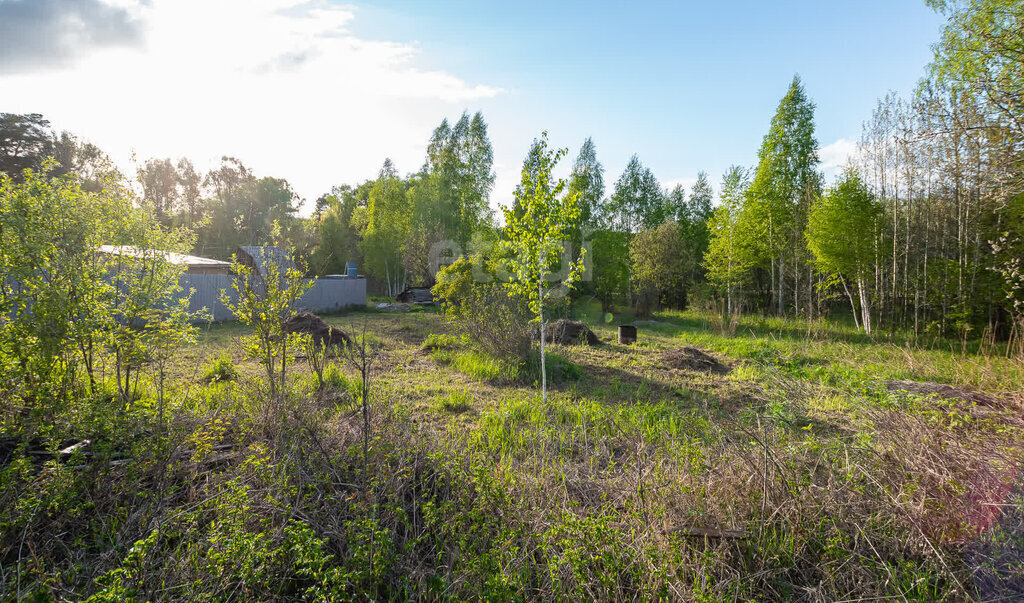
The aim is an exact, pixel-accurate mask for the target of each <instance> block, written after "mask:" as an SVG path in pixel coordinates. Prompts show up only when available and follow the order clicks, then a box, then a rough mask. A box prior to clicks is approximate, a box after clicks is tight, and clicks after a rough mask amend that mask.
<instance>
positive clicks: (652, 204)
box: [609, 155, 665, 232]
mask: <svg viewBox="0 0 1024 603" xmlns="http://www.w3.org/2000/svg"><path fill="white" fill-rule="evenodd" d="M609 209H610V210H611V212H612V214H613V215H614V216H615V225H616V227H617V228H619V229H621V230H624V231H626V232H637V231H640V230H649V229H651V228H654V227H655V226H657V225H659V224H661V223H662V222H664V221H665V201H664V193H663V191H662V190H661V185H660V184H658V179H657V178H655V177H654V173H653V172H651V170H650V168H647V167H644V166H643V164H642V163H640V159H639V158H638V157H637V156H636V155H633V156H632V157H630V158H629V163H627V164H626V169H625V170H624V171H623V172H622V175H621V176H619V179H618V180H616V181H615V192H614V193H612V198H611V203H610V207H609Z"/></svg>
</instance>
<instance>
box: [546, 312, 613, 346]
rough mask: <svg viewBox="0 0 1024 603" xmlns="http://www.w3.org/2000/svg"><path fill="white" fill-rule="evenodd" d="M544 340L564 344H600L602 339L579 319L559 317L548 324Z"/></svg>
mask: <svg viewBox="0 0 1024 603" xmlns="http://www.w3.org/2000/svg"><path fill="white" fill-rule="evenodd" d="M544 341H546V342H548V343H560V344H562V345H576V344H586V345H598V344H600V343H601V340H600V339H598V338H597V335H594V332H593V331H591V330H590V328H589V327H588V326H587V325H585V324H583V323H582V322H580V321H578V320H569V319H567V318H559V319H558V320H556V321H555V322H553V323H551V324H549V325H548V326H547V330H546V331H545V333H544Z"/></svg>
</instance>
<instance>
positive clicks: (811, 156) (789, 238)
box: [744, 77, 821, 313]
mask: <svg viewBox="0 0 1024 603" xmlns="http://www.w3.org/2000/svg"><path fill="white" fill-rule="evenodd" d="M817 147H818V142H817V140H816V139H815V137H814V104H813V103H812V102H811V101H810V99H808V98H807V94H806V93H805V92H804V88H803V85H802V84H801V82H800V78H799V77H794V78H793V81H792V83H791V84H790V86H789V90H788V91H787V92H786V95H785V96H784V97H783V98H782V100H781V101H780V102H779V107H778V109H777V110H776V112H775V116H774V117H773V118H772V123H771V128H770V129H769V130H768V134H766V135H765V137H764V141H763V142H762V143H761V149H760V151H758V155H757V157H758V165H757V169H756V171H755V173H754V179H753V183H752V184H751V186H750V191H749V194H748V196H747V199H748V202H747V203H746V204H745V205H744V212H745V213H747V214H748V216H746V219H747V221H748V222H750V223H756V224H760V225H762V228H763V232H760V233H756V236H755V237H754V239H753V242H754V243H755V248H756V249H757V250H758V252H759V255H760V259H761V263H762V264H767V268H768V271H769V274H770V276H771V279H772V284H771V287H772V292H773V293H774V296H773V297H774V299H775V300H776V310H777V311H778V312H780V313H781V312H783V311H784V310H785V294H784V292H785V290H786V271H785V266H786V264H787V263H788V264H789V265H790V269H791V274H790V280H792V281H793V283H794V284H793V291H794V294H798V293H799V290H800V289H799V282H800V278H801V272H800V268H801V267H802V266H803V265H804V264H803V261H804V260H805V259H806V258H805V255H806V254H805V250H806V245H805V244H804V241H803V237H802V233H803V231H804V228H805V227H806V219H807V212H808V210H809V208H810V204H811V201H812V200H813V199H814V198H815V197H817V196H818V195H819V194H820V189H821V185H820V177H819V175H818V172H817V166H818V163H819V160H818V151H817ZM750 234H752V235H753V234H755V233H753V232H751V233H750ZM810 282H811V279H810V278H808V279H807V282H806V283H805V284H806V285H807V286H808V287H810ZM808 299H810V295H808ZM794 301H795V298H794Z"/></svg>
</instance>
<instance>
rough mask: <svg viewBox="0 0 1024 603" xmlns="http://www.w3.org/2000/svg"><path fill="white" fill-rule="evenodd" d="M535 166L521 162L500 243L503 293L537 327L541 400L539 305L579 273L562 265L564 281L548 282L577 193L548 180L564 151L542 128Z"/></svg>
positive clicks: (572, 220) (574, 213)
mask: <svg viewBox="0 0 1024 603" xmlns="http://www.w3.org/2000/svg"><path fill="white" fill-rule="evenodd" d="M536 147H537V154H536V156H537V164H536V167H535V168H534V169H531V168H530V166H524V168H523V172H522V181H521V183H520V186H519V188H518V189H517V190H516V195H515V207H518V208H519V211H515V210H513V209H512V208H506V209H505V224H506V227H505V236H506V239H504V240H503V241H502V242H501V247H500V248H501V250H502V251H503V252H504V253H502V256H503V257H504V262H503V267H504V268H505V269H506V270H507V271H508V272H509V274H510V278H509V279H508V280H507V282H506V283H505V285H506V287H507V288H508V290H509V292H510V293H512V294H513V295H515V296H517V297H520V298H522V299H525V300H526V301H527V303H528V305H529V307H530V311H531V312H532V313H533V315H534V321H535V322H536V323H538V324H539V326H540V333H541V337H540V373H541V392H542V396H543V398H544V402H545V403H546V402H547V396H548V390H547V366H546V364H545V358H544V339H545V338H544V333H545V328H546V324H545V320H544V306H545V304H546V303H547V302H548V301H549V299H550V298H551V297H552V294H553V293H554V291H555V290H556V289H557V290H559V291H560V292H564V288H565V287H568V286H571V285H572V282H573V281H574V280H575V278H576V277H577V276H578V275H579V270H580V267H581V265H580V263H579V262H571V263H570V265H569V266H563V268H564V269H565V273H566V279H565V281H563V282H562V283H558V284H557V285H556V284H555V283H554V278H553V277H554V275H555V273H556V268H555V267H556V266H557V264H558V263H559V260H560V259H561V254H562V251H563V244H564V242H565V239H566V237H567V236H568V234H569V232H568V231H569V228H570V227H571V225H573V224H576V223H578V221H579V215H580V208H579V195H578V194H575V193H569V192H568V191H567V187H568V183H567V182H566V181H565V180H564V179H558V180H553V179H552V176H551V171H552V169H553V168H554V166H555V165H556V164H557V163H558V161H559V160H560V159H561V158H562V157H563V156H564V155H565V153H566V152H567V150H566V149H558V150H550V149H548V139H547V132H544V133H543V134H542V135H541V138H540V139H539V140H538V141H537V142H536Z"/></svg>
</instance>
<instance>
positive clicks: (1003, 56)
mask: <svg viewBox="0 0 1024 603" xmlns="http://www.w3.org/2000/svg"><path fill="white" fill-rule="evenodd" d="M928 4H929V5H930V6H931V7H932V8H934V9H935V10H937V11H939V12H941V13H943V14H945V15H946V16H947V17H948V22H947V24H946V28H945V30H944V31H943V33H942V39H941V40H940V42H939V43H938V44H937V45H936V46H935V47H934V49H935V59H934V61H933V62H932V66H931V71H932V75H933V76H934V77H935V78H936V79H937V80H938V81H939V82H941V83H945V84H948V85H950V86H951V87H953V88H958V89H961V90H964V91H966V92H968V93H969V94H971V95H973V96H974V97H976V98H978V99H979V100H981V102H982V103H983V105H984V107H985V108H986V109H987V110H988V111H990V112H991V113H993V114H994V115H996V116H997V119H998V121H999V122H1001V123H1002V124H1004V125H1005V126H1007V127H1009V128H1012V129H1013V130H1015V131H1016V133H1017V136H1018V137H1020V136H1024V52H1022V50H1021V49H1022V48H1024V4H1021V3H1020V2H1019V1H1018V0H928Z"/></svg>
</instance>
